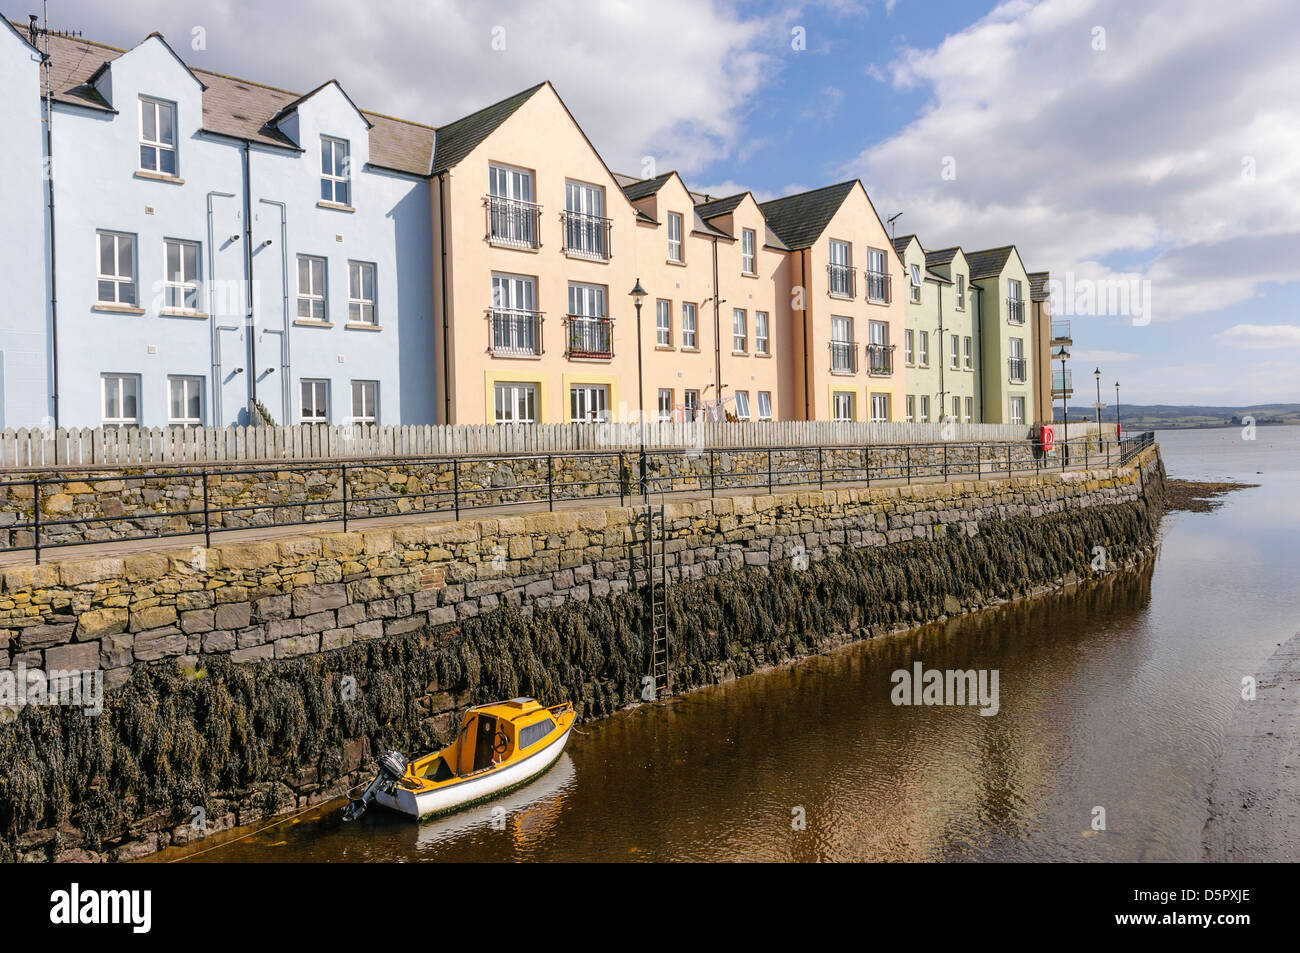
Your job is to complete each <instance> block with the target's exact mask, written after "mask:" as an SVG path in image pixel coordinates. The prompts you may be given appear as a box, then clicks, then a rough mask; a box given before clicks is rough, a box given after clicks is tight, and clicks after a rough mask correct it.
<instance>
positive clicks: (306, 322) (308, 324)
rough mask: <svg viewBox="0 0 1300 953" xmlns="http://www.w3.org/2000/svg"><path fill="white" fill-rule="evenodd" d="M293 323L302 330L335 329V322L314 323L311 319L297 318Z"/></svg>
mask: <svg viewBox="0 0 1300 953" xmlns="http://www.w3.org/2000/svg"><path fill="white" fill-rule="evenodd" d="M293 323H294V324H296V325H297V326H298V327H300V328H332V327H334V322H333V321H313V320H312V319H310V318H295V319H294V322H293Z"/></svg>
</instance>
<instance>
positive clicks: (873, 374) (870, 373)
mask: <svg viewBox="0 0 1300 953" xmlns="http://www.w3.org/2000/svg"><path fill="white" fill-rule="evenodd" d="M867 376H868V377H893V376H894V372H893V371H867Z"/></svg>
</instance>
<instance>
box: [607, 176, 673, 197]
mask: <svg viewBox="0 0 1300 953" xmlns="http://www.w3.org/2000/svg"><path fill="white" fill-rule="evenodd" d="M672 177H673V173H672V172H665V173H664V174H663V175H656V176H655V177H654V178H653V179H634V180H633V181H631V182H629V183H627V184H626V185H623V183H621V182H620V183H619V184H620V185H623V194H624V195H626V196H627V199H628V201H629V202H635V201H637V200H638V199H645V198H649V197H650V196H652V195H655V194H656V193H657V192H658V191H659V190H660V189H662V188H663V187H664V185H665V184H667V182H668V180H669V179H671V178H672ZM619 178H623V176H620V177H619ZM615 181H618V180H617V179H616V180H615Z"/></svg>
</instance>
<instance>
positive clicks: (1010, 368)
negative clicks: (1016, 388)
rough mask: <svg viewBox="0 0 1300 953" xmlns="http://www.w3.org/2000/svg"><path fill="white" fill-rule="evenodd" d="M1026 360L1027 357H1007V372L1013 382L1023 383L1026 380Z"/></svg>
mask: <svg viewBox="0 0 1300 953" xmlns="http://www.w3.org/2000/svg"><path fill="white" fill-rule="evenodd" d="M1025 361H1026V359H1025V358H1023V357H1009V358H1007V374H1008V376H1009V377H1010V379H1011V383H1013V384H1023V383H1024V382H1025V374H1026V369H1027V367H1028V365H1027V364H1026V363H1025Z"/></svg>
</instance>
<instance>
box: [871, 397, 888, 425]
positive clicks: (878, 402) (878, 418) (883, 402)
mask: <svg viewBox="0 0 1300 953" xmlns="http://www.w3.org/2000/svg"><path fill="white" fill-rule="evenodd" d="M871 422H872V423H873V424H885V423H889V395H888V394H872V395H871Z"/></svg>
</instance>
